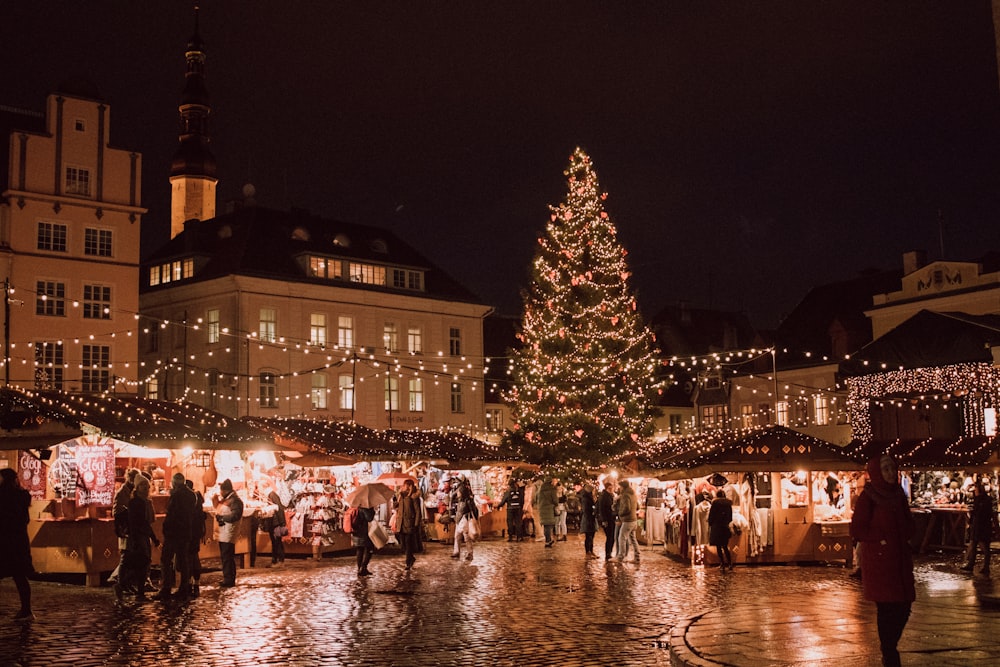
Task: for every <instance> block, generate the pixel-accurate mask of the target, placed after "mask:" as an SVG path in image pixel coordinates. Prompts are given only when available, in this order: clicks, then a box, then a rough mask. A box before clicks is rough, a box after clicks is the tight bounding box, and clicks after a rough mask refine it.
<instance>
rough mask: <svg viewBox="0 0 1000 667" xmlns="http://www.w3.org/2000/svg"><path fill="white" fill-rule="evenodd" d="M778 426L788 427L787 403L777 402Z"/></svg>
mask: <svg viewBox="0 0 1000 667" xmlns="http://www.w3.org/2000/svg"><path fill="white" fill-rule="evenodd" d="M777 413H778V426H788V401H778V410H777Z"/></svg>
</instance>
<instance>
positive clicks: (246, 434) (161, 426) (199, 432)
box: [0, 389, 274, 449]
mask: <svg viewBox="0 0 1000 667" xmlns="http://www.w3.org/2000/svg"><path fill="white" fill-rule="evenodd" d="M0 406H3V408H4V410H6V411H11V410H24V411H27V412H30V413H32V414H35V415H37V416H38V417H39V418H41V419H44V420H49V421H53V422H59V423H62V424H65V425H66V426H69V427H71V428H73V429H75V430H76V435H79V434H80V430H81V429H85V428H86V427H87V426H89V427H93V428H96V429H97V430H99V431H100V432H101V433H102V434H103V435H105V436H108V437H111V438H115V439H117V440H123V441H125V442H130V443H133V444H139V445H147V446H158V447H166V448H169V447H170V446H171V445H175V446H177V445H191V446H193V447H198V448H201V449H244V448H246V447H248V446H259V445H265V446H269V445H273V444H274V439H273V438H272V437H271V436H270V434H268V433H267V432H265V431H262V430H260V429H257V428H253V427H252V426H250V425H248V424H244V423H242V422H239V421H237V420H234V419H231V418H230V417H227V416H225V415H222V414H219V413H217V412H212V411H211V410H207V409H205V408H203V407H201V406H200V405H195V404H193V403H185V402H177V403H175V402H169V401H154V400H151V399H144V398H137V397H135V396H112V395H94V394H70V393H66V392H61V391H15V390H13V389H3V390H0ZM70 437H71V438H72V437H75V436H70ZM64 439H66V438H64ZM50 444H55V443H50Z"/></svg>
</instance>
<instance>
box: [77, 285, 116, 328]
mask: <svg viewBox="0 0 1000 667" xmlns="http://www.w3.org/2000/svg"><path fill="white" fill-rule="evenodd" d="M83 319H85V320H110V319H111V288H110V287H107V286H105V285H84V286H83Z"/></svg>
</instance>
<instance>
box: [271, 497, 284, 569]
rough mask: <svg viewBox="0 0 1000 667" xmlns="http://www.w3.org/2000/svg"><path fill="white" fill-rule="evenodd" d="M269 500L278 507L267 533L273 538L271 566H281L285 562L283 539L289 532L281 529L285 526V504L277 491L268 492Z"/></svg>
mask: <svg viewBox="0 0 1000 667" xmlns="http://www.w3.org/2000/svg"><path fill="white" fill-rule="evenodd" d="M267 502H269V503H271V504H272V505H277V507H278V509H276V510H275V511H274V516H273V517H272V518H271V526H270V529H269V530H268V531H267V533H268V535H269V536H270V538H271V565H270V566H271V567H279V566H281V565H283V564H284V562H285V543H284V541H283V539H284V537H285V534H286V533H287V532H288V531H287V530H281V529H283V528H284V527H285V506H284V505H282V504H281V496H279V495H278V492H277V491H271V493H269V494H267Z"/></svg>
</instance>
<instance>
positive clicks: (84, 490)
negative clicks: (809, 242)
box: [76, 438, 115, 507]
mask: <svg viewBox="0 0 1000 667" xmlns="http://www.w3.org/2000/svg"><path fill="white" fill-rule="evenodd" d="M114 494H115V445H114V441H113V440H111V439H110V438H109V439H106V440H104V441H103V442H98V443H96V444H85V445H77V447H76V505H77V507H82V506H84V505H100V506H104V507H110V506H111V502H112V500H113V499H114Z"/></svg>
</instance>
